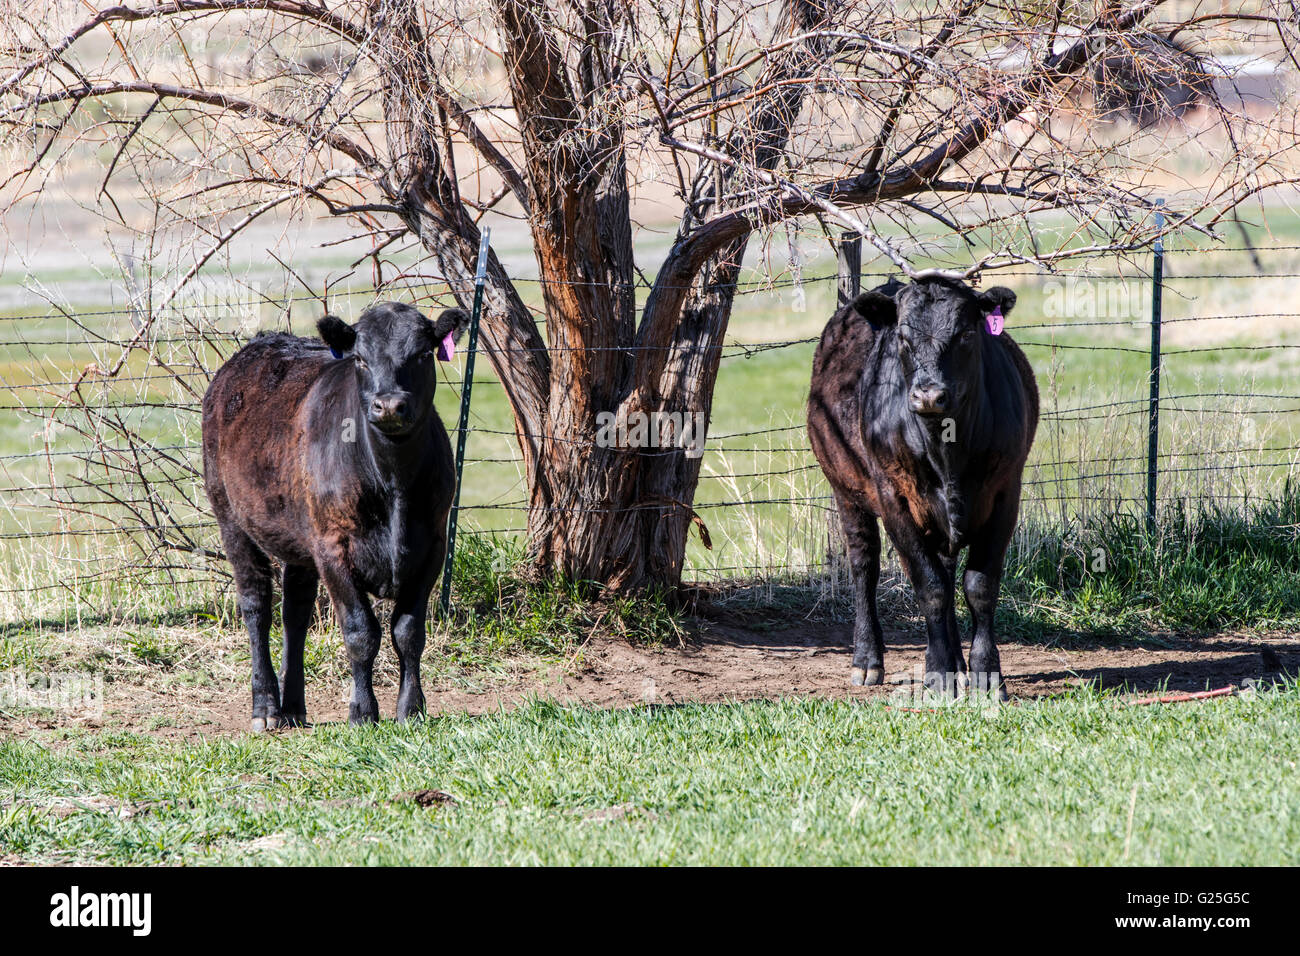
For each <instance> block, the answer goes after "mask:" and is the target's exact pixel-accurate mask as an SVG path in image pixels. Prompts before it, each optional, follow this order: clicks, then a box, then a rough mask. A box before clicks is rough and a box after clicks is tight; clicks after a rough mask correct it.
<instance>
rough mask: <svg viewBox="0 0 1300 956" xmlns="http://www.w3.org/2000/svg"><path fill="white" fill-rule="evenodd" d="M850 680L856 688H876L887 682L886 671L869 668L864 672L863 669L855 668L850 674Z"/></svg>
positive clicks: (881, 668)
mask: <svg viewBox="0 0 1300 956" xmlns="http://www.w3.org/2000/svg"><path fill="white" fill-rule="evenodd" d="M849 680H850V681H851V682H852V684H853V686H854V687H875V686H877V685H878V684H883V683H884V682H885V669H884V668H883V667H868V668H867V669H866V670H863V669H862V668H861V667H855V668H853V670H852V672H851V673H850V674H849Z"/></svg>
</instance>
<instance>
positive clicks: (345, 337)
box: [316, 315, 357, 358]
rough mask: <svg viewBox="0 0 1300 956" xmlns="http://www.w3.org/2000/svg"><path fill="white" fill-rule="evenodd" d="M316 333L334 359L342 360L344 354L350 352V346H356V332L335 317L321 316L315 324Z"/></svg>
mask: <svg viewBox="0 0 1300 956" xmlns="http://www.w3.org/2000/svg"><path fill="white" fill-rule="evenodd" d="M316 331H317V332H319V333H320V337H321V340H322V341H323V342H324V343H325V344H326V345H328V346H329V347H330V351H331V352H333V353H334V357H335V358H342V357H343V355H344V353H346V352H351V351H352V346H354V345H356V344H357V330H356V329H354V328H353V327H352V326H350V325H348V324H347V323H346V322H344V321H343V320H342V319H340V318H339V317H338V316H337V315H326V316H323V317H322V318H321V320H320V321H319V322H317V323H316Z"/></svg>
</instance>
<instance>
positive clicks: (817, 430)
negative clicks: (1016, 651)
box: [808, 278, 1038, 698]
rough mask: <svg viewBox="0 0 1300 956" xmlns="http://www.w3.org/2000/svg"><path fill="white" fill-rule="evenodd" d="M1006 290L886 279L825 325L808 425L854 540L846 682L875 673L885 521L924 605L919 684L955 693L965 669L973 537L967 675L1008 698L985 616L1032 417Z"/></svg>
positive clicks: (874, 680) (880, 643) (878, 672)
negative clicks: (1007, 329)
mask: <svg viewBox="0 0 1300 956" xmlns="http://www.w3.org/2000/svg"><path fill="white" fill-rule="evenodd" d="M1015 302H1016V296H1015V293H1014V292H1012V291H1011V290H1010V289H1005V288H1001V287H995V288H991V289H989V290H987V291H986V292H982V293H981V292H978V291H976V290H974V289H972V288H970V287H969V286H967V285H965V284H963V283H960V282H953V281H949V280H946V279H938V278H931V279H922V280H920V281H917V282H913V283H911V284H909V285H906V286H904V285H902V284H900V283H897V282H893V281H892V280H891V282H890V284H889V285H887V286H882V287H880V288H879V289H876V290H873V291H871V292H866V293H863V294H862V295H860V296H858V298H857V299H856V300H854V302H852V303H851V304H850V305H847V306H845V307H844V308H842V309H840V310H839V311H838V312H836V313H835V315H834V316H833V317H832V318H831V320H830V322H829V324H827V326H826V329H825V331H824V332H823V333H822V337H821V342H820V343H819V344H818V346H817V352H816V354H815V357H814V359H813V374H812V389H811V392H810V394H809V398H808V431H809V436H810V438H811V441H812V447H813V451H814V453H815V454H816V455H817V460H818V462H820V463H821V466H822V470H823V471H824V472H825V473H826V477H827V479H829V481H830V484H831V488H832V489H833V491H834V493H835V499H836V503H837V504H838V506H839V512H840V518H841V522H842V524H843V526H844V534H845V537H846V539H847V542H848V548H849V558H850V566H851V570H852V575H853V583H854V590H855V598H856V621H855V624H854V630H853V670H852V681H853V683H854V684H879V683H881V682H882V681H883V680H884V650H885V648H884V640H883V636H882V634H881V629H880V619H879V616H878V614H877V612H876V582H877V580H878V578H879V575H880V530H879V527H878V526H877V524H876V519H877V518H880V519H881V520H883V521H884V524H885V530H886V531H888V532H889V538H890V540H891V541H892V542H893V543H894V547H895V549H896V550H897V551H898V554H899V558H900V560H901V561H902V563H903V566H904V569H905V570H906V571H907V573H908V576H909V577H910V579H911V582H912V587H913V589H914V591H915V592H916V596H917V600H918V601H919V603H920V605H921V609H922V611H923V612H924V614H925V621H926V629H927V632H928V641H927V645H926V652H925V670H926V674H925V683H926V685H927V686H928V687H930V688H931V689H937V690H944V691H946V692H948V693H955V692H956V690H957V687H958V685H959V684H960V683H962V682H964V681H965V680H966V679H967V678H966V676H965V674H964V671H965V662H964V661H963V659H962V650H961V640H960V634H959V631H958V627H957V617H956V609H955V604H956V598H955V591H956V567H957V556H958V554H959V553H960V552H961V551H962V549H963V548H966V547H968V546H969V548H970V551H969V553H968V555H967V559H966V571H965V575H964V577H963V579H962V584H963V585H964V590H965V594H966V604H967V607H968V608H969V609H970V611H971V616H972V617H973V619H974V625H975V628H974V635H973V637H972V639H971V651H970V669H971V675H972V676H971V679H973V680H974V681H975V682H976V684H977V686H979V687H982V688H989V689H994V688H996V690H997V692H998V694H999V696H1001V697H1004V698H1005V696H1006V691H1005V688H1003V686H1002V673H1001V664H1000V661H999V658H998V649H997V642H996V639H995V636H994V632H993V613H994V610H995V608H996V606H997V598H998V588H999V585H1000V582H1001V578H1002V563H1003V559H1004V557H1005V555H1006V550H1007V544H1008V543H1009V542H1010V540H1011V534H1012V532H1013V531H1014V530H1015V525H1016V515H1017V512H1018V510H1019V507H1020V478H1021V472H1022V470H1023V468H1024V464H1025V459H1026V457H1027V456H1028V455H1029V448H1030V445H1031V444H1032V443H1033V440H1034V431H1035V430H1036V428H1037V427H1038V386H1037V385H1036V384H1035V382H1034V373H1033V371H1032V370H1031V369H1030V367H1029V362H1028V361H1027V360H1026V359H1025V356H1024V353H1023V352H1021V350H1020V347H1019V346H1017V345H1016V343H1015V342H1013V341H1012V340H1011V336H1009V335H1006V334H1002V318H1003V317H1004V316H1005V315H1006V314H1007V313H1008V312H1010V311H1011V309H1012V307H1013V306H1014V305H1015Z"/></svg>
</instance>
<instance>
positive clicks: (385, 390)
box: [316, 302, 469, 438]
mask: <svg viewBox="0 0 1300 956" xmlns="http://www.w3.org/2000/svg"><path fill="white" fill-rule="evenodd" d="M468 324H469V317H468V316H466V315H465V313H464V312H462V311H461V310H460V309H447V310H446V311H445V312H443V313H442V314H441V315H440V316H438V320H437V321H436V322H431V321H429V320H428V319H427V318H425V317H424V316H423V315H422V314H421V313H420V312H419V310H417V309H415V308H413V307H412V306H409V305H406V304H405V303H402V302H380V303H378V304H376V305H372V306H371V307H370V308H368V309H366V311H365V312H363V313H362V314H361V318H360V319H359V320H358V321H357V324H356V325H355V326H351V325H348V324H347V323H346V322H344V321H343V320H342V319H339V318H336V317H335V316H332V315H327V316H325V318H323V319H321V320H320V322H318V323H317V326H316V327H317V329H318V330H319V331H320V336H321V338H322V339H324V341H325V344H326V345H328V346H329V347H330V349H331V350H332V351H333V352H334V354H335V355H336V356H338V357H340V358H345V359H349V360H351V362H352V364H353V365H354V367H355V369H356V376H357V392H358V394H359V395H360V398H361V408H362V410H363V412H364V413H365V415H366V420H367V421H368V422H369V423H370V425H371V427H373V428H375V429H376V430H377V431H379V432H380V433H382V434H383V435H385V436H387V437H389V438H401V437H403V436H405V435H408V434H410V433H411V432H413V431H414V430H415V429H416V427H417V426H418V425H419V424H420V423H421V422H422V421H424V419H425V416H426V415H428V413H429V409H430V408H432V407H433V393H434V388H435V387H436V385H437V382H438V348H439V346H440V345H441V344H442V342H443V340H444V339H445V338H446V337H447V336H448V335H450V336H451V337H452V340H453V341H455V340H457V339H459V338H460V334H461V332H463V331H464V329H465V327H466V326H467V325H468Z"/></svg>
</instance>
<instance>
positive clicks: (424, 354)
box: [420, 349, 436, 362]
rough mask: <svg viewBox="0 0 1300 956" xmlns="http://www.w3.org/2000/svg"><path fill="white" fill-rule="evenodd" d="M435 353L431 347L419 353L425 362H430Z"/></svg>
mask: <svg viewBox="0 0 1300 956" xmlns="http://www.w3.org/2000/svg"><path fill="white" fill-rule="evenodd" d="M435 354H436V353H435V352H434V351H433V349H425V350H424V351H423V352H421V353H420V358H421V359H423V360H424V361H426V362H432V361H433V358H434V355H435Z"/></svg>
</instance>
